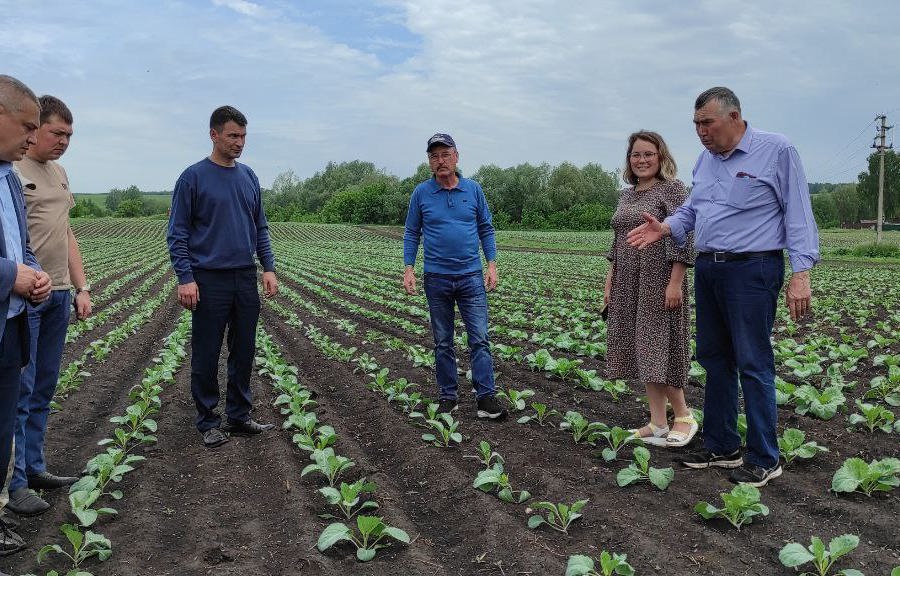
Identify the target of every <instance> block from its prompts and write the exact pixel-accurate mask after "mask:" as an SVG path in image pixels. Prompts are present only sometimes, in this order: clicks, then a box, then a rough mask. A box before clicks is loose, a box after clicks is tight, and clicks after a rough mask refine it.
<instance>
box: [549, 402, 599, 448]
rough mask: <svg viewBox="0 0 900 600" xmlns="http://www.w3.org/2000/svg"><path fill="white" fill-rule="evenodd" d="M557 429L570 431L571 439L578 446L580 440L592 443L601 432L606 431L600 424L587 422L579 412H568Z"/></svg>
mask: <svg viewBox="0 0 900 600" xmlns="http://www.w3.org/2000/svg"><path fill="white" fill-rule="evenodd" d="M559 428H560V429H562V430H563V431H571V432H572V439H573V440H575V443H576V444H578V443H580V442H581V441H582V440H583V441H585V442H593V441H594V439H595V438H596V437H597V436H598V435H599V434H600V432H601V431H605V430H606V429H607V427H606V425H604V424H603V423H600V422H596V421H595V422H593V423H592V422H589V421H588V420H587V419H586V418H584V415H582V414H581V413H580V412H577V411H574V410H570V411H567V412H566V415H565V417H563V422H562V423H560V424H559Z"/></svg>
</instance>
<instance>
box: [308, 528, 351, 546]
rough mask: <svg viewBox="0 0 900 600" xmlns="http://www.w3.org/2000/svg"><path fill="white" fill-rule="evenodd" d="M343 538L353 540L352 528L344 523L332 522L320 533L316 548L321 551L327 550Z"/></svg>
mask: <svg viewBox="0 0 900 600" xmlns="http://www.w3.org/2000/svg"><path fill="white" fill-rule="evenodd" d="M342 540H346V541H348V542H349V541H353V536H352V535H351V533H350V528H349V527H347V526H346V525H344V524H343V523H332V524H331V525H329V526H328V527H326V528H325V530H324V531H323V532H322V533H321V534H320V535H319V541H318V542H316V548H318V549H319V552H325V551H326V550H328V549H329V548H331V547H332V546H334V545H335V544H336V543H338V542H340V541H342Z"/></svg>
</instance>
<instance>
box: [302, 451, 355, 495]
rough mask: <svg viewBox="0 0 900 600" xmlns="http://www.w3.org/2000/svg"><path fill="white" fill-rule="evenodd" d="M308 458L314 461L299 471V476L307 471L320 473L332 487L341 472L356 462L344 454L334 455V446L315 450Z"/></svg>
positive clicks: (306, 473)
mask: <svg viewBox="0 0 900 600" xmlns="http://www.w3.org/2000/svg"><path fill="white" fill-rule="evenodd" d="M310 458H312V459H313V460H314V461H315V462H314V463H312V464H309V465H306V466H305V467H304V468H303V471H301V472H300V477H305V476H306V475H308V474H309V473H321V474H322V475H323V476H324V477H325V479H327V480H328V485H330V486H331V487H334V484H335V482H336V481H337V479H338V477H340V475H341V473H343V472H344V471H346V470H347V469H349V468H350V467H352V466H353V465H355V464H356V463H354V462H353V461H352V460H350V459H349V458H347V457H345V456H336V455H335V453H334V448H325V449H323V450H315V451H314V452H313V453H312V455H311V456H310Z"/></svg>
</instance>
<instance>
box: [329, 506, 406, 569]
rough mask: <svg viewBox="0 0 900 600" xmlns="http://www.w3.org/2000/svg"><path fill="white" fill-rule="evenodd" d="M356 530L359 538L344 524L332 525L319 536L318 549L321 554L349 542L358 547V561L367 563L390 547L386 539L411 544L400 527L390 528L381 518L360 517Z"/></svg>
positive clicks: (357, 519)
mask: <svg viewBox="0 0 900 600" xmlns="http://www.w3.org/2000/svg"><path fill="white" fill-rule="evenodd" d="M356 528H357V529H358V530H359V536H357V535H356V532H355V531H354V530H352V529H350V528H349V527H347V526H346V525H345V524H343V523H332V524H331V525H329V526H328V527H326V528H325V531H323V532H322V534H321V535H320V536H319V541H318V542H317V543H316V547H317V548H318V549H319V552H325V551H326V550H328V549H329V548H331V547H332V546H334V545H335V544H336V543H338V542H341V541H347V542H350V543H352V544H353V545H354V546H356V558H357V560H360V561H362V562H367V561H370V560H372V559H373V558H375V553H376V551H378V550H381V549H382V548H387V547H388V546H390V543H388V542H387V541H384V542H383V543H382V540H385V539H386V538H391V539H395V540H397V541H398V542H403V543H405V544H408V543H409V534H407V533H406V532H405V531H403V530H402V529H400V528H398V527H390V526H389V525H387V524H386V523H385V522H384V521H383V520H382V519H381V517H375V516H364V515H359V516H357V517H356Z"/></svg>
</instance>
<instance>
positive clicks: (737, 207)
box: [666, 125, 819, 272]
mask: <svg viewBox="0 0 900 600" xmlns="http://www.w3.org/2000/svg"><path fill="white" fill-rule="evenodd" d="M666 223H668V225H669V227H670V228H671V229H672V239H673V240H674V241H675V243H676V244H677V245H683V244H684V241H685V236H686V234H687V233H688V232H689V231H692V230H693V232H694V245H695V247H696V249H697V252H762V251H766V250H780V249H783V248H787V252H788V257H789V258H790V261H791V268H792V270H793V271H794V272H797V271H806V270H808V269H811V268H812V267H813V265H815V264H816V263H817V262H818V261H819V230H818V228H817V227H816V220H815V218H814V217H813V212H812V205H811V203H810V198H809V186H808V185H807V183H806V175H805V173H804V172H803V165H802V164H801V163H800V157H799V155H798V154H797V149H796V148H795V147H794V146H793V145H792V144H791V143H790V141H788V139H787V138H786V137H784V136H783V135H780V134H777V133H768V132H766V131H760V130H758V129H753V128H752V127H750V126H749V125H748V126H747V130H746V131H745V132H744V135H743V137H742V138H741V141H740V143H739V144H738V145H737V147H736V148H735V149H734V150H733V151H732V153H731V154H730V155H729V156H727V157H725V156H723V155H721V154H713V153H711V152H710V151H709V150H704V151H703V153H702V154H701V155H700V158H698V159H697V164H696V165H695V166H694V177H693V189H692V190H691V195H690V197H689V198H688V199H687V201H686V202H685V203H684V204H683V205H681V207H680V208H679V209H678V210H677V211H675V213H674V214H672V215H671V216H669V217H668V218H666Z"/></svg>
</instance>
